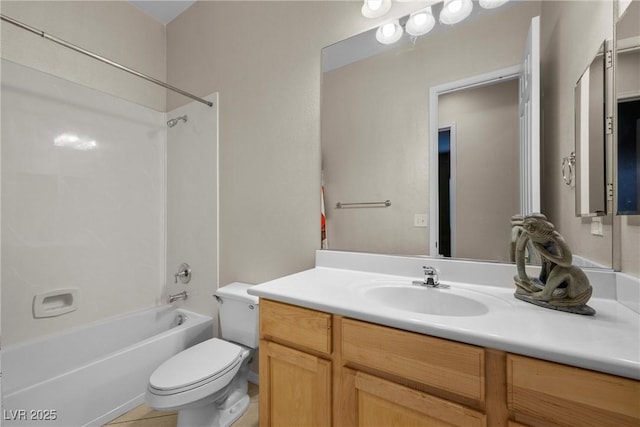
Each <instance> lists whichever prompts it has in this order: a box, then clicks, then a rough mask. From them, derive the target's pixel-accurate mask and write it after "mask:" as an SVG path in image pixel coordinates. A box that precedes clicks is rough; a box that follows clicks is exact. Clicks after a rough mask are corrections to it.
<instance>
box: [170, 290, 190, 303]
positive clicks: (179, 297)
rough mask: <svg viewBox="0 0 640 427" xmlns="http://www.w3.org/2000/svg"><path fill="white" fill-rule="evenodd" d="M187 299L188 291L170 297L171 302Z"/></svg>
mask: <svg viewBox="0 0 640 427" xmlns="http://www.w3.org/2000/svg"><path fill="white" fill-rule="evenodd" d="M186 299H187V291H182V292H180V293H179V294H175V295H169V302H170V303H171V302H175V301H178V300H186Z"/></svg>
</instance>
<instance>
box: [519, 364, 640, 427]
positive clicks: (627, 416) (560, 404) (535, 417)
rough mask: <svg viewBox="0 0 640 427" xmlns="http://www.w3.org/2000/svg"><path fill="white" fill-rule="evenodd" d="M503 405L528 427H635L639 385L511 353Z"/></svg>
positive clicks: (638, 414) (639, 406)
mask: <svg viewBox="0 0 640 427" xmlns="http://www.w3.org/2000/svg"><path fill="white" fill-rule="evenodd" d="M507 401H508V405H509V410H510V411H511V413H512V415H513V417H514V420H516V421H520V422H524V423H526V424H529V425H533V426H540V425H545V426H547V425H553V426H556V425H562V426H575V427H586V426H593V427H602V426H615V427H622V426H629V427H632V426H633V427H637V426H640V381H636V380H632V379H629V378H621V377H616V376H614V375H608V374H603V373H601V372H593V371H588V370H586V369H581V368H576V367H572V366H567V365H561V364H558V363H553V362H547V361H543V360H537V359H532V358H529V357H524V356H517V355H513V354H510V355H508V356H507Z"/></svg>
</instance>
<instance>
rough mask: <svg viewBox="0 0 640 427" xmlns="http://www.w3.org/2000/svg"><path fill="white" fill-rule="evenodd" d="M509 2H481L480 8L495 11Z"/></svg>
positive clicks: (502, 0)
mask: <svg viewBox="0 0 640 427" xmlns="http://www.w3.org/2000/svg"><path fill="white" fill-rule="evenodd" d="M508 1H509V0H480V1H479V2H478V3H480V7H482V8H484V9H495V8H496V7H500V6H502V5H503V4H505V3H506V2H508Z"/></svg>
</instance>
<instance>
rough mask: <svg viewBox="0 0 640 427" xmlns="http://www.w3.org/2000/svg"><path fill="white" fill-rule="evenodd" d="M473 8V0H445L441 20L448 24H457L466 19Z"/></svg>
mask: <svg viewBox="0 0 640 427" xmlns="http://www.w3.org/2000/svg"><path fill="white" fill-rule="evenodd" d="M471 10H473V3H472V2H471V0H445V2H444V7H443V8H442V12H440V22H442V23H443V24H446V25H452V24H457V23H458V22H460V21H462V20H464V19H465V18H466V17H467V16H469V14H470V13H471Z"/></svg>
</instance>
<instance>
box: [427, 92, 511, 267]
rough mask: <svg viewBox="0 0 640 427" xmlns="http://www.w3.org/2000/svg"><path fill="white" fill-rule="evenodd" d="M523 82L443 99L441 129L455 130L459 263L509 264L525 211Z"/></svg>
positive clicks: (456, 252) (440, 101) (456, 216)
mask: <svg viewBox="0 0 640 427" xmlns="http://www.w3.org/2000/svg"><path fill="white" fill-rule="evenodd" d="M518 84H519V82H518V79H514V80H509V81H506V82H502V83H496V84H492V85H488V86H482V87H478V88H472V89H466V90H460V91H456V92H451V93H448V94H444V95H441V96H440V97H439V99H438V118H439V120H440V126H443V125H447V124H452V123H453V124H455V132H456V135H455V138H456V140H455V147H456V149H455V151H456V158H457V161H456V179H455V182H456V187H455V196H456V203H455V223H456V235H455V240H456V246H455V253H454V256H455V257H458V258H474V259H478V258H482V259H491V260H498V261H504V262H508V261H509V253H508V250H507V245H505V242H508V241H509V238H510V233H511V229H510V227H509V223H510V220H511V216H512V215H514V214H516V213H518V212H519V211H520V202H519V200H520V199H519V197H518V192H519V189H518V184H519V178H518V177H519V167H518V161H519V160H518V159H519V150H518V147H519V128H520V126H519V116H518Z"/></svg>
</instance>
